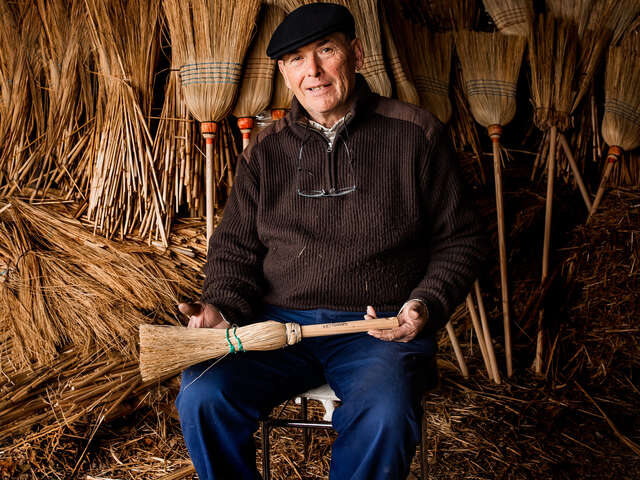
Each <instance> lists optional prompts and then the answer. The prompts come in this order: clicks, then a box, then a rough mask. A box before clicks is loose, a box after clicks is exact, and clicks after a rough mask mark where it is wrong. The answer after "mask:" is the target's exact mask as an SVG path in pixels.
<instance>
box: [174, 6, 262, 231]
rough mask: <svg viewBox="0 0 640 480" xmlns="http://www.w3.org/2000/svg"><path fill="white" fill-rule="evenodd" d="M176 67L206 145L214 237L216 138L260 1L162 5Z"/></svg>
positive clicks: (232, 97)
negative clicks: (218, 124)
mask: <svg viewBox="0 0 640 480" xmlns="http://www.w3.org/2000/svg"><path fill="white" fill-rule="evenodd" d="M163 6H164V11H165V15H166V17H167V21H168V24H169V31H170V35H171V46H172V55H175V57H176V60H175V62H174V63H176V64H179V65H181V67H180V82H181V86H182V89H183V94H184V99H185V102H186V104H187V107H188V108H189V111H190V112H191V113H192V114H193V116H194V117H195V118H196V120H198V121H199V122H200V124H201V125H200V129H201V133H202V134H203V136H204V138H205V140H206V168H205V187H206V199H207V202H206V212H207V238H209V237H210V236H211V234H212V233H213V217H214V210H215V208H214V206H215V204H216V199H215V197H214V194H215V190H214V166H213V162H214V138H215V136H216V132H217V128H218V127H217V122H220V121H221V120H222V119H224V118H225V117H226V116H227V114H228V113H229V112H230V111H231V108H232V107H233V102H234V100H235V96H236V93H237V89H238V84H239V82H240V74H241V71H242V60H243V58H244V56H245V54H246V52H247V48H248V47H249V44H250V42H251V38H252V35H253V31H254V27H255V21H256V18H257V15H258V11H259V8H260V1H259V0H246V1H242V2H235V1H232V0H187V1H178V0H164V1H163Z"/></svg>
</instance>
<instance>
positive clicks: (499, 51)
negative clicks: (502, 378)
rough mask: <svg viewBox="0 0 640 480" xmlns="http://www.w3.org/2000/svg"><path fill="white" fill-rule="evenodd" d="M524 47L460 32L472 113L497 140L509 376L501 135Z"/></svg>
mask: <svg viewBox="0 0 640 480" xmlns="http://www.w3.org/2000/svg"><path fill="white" fill-rule="evenodd" d="M524 47H525V39H524V38H523V37H520V36H515V35H504V34H502V33H499V32H496V33H482V32H471V31H468V30H463V31H461V32H458V33H457V34H456V48H457V51H458V55H459V57H460V62H461V64H462V74H463V78H464V84H465V92H466V94H467V98H468V100H469V106H470V107H471V113H472V114H473V117H474V118H475V119H476V121H477V122H478V123H480V124H481V125H482V126H483V127H486V128H487V130H488V132H489V136H490V137H491V140H492V143H493V171H494V177H495V190H496V213H497V216H498V242H499V254H500V283H501V290H502V314H503V320H504V340H505V353H506V357H507V374H508V375H509V376H511V374H512V373H513V367H512V356H511V326H510V325H511V322H510V314H509V290H508V274H507V247H506V233H505V222H504V203H503V193H502V158H501V157H502V155H501V146H500V136H501V134H502V126H503V125H506V124H507V123H509V122H510V121H511V120H512V119H513V117H514V115H515V113H516V85H517V82H518V75H519V73H520V65H521V64H522V55H523V53H524ZM486 334H488V332H486Z"/></svg>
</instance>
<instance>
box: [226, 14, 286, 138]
mask: <svg viewBox="0 0 640 480" xmlns="http://www.w3.org/2000/svg"><path fill="white" fill-rule="evenodd" d="M262 10H263V12H262V21H261V22H260V23H259V25H258V33H257V35H256V38H255V40H254V42H253V45H252V47H251V49H250V50H249V53H248V55H247V58H246V59H245V62H244V70H243V72H242V83H241V85H240V93H239V94H238V101H237V102H236V105H235V107H234V108H233V112H232V113H233V115H235V116H236V117H238V127H239V128H240V132H241V133H242V148H243V149H244V148H247V145H248V144H249V137H250V135H251V129H253V122H254V120H253V119H254V117H255V116H256V115H258V114H259V113H260V112H262V111H263V110H264V109H265V108H267V107H268V106H269V102H270V101H271V93H272V90H273V74H274V71H275V66H276V65H275V61H274V60H271V59H270V58H269V57H268V56H267V53H266V51H267V45H268V44H269V40H270V39H271V35H273V32H274V30H275V29H276V27H277V26H278V25H279V24H280V22H281V21H282V20H283V19H284V11H283V10H282V9H281V8H279V7H276V6H273V5H265V6H264V7H263V9H262Z"/></svg>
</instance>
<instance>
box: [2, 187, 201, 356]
mask: <svg viewBox="0 0 640 480" xmlns="http://www.w3.org/2000/svg"><path fill="white" fill-rule="evenodd" d="M0 209H2V210H3V211H2V213H1V214H0V259H1V260H0V262H1V263H3V264H4V265H6V267H4V270H6V272H5V274H4V275H3V279H4V281H3V283H2V284H0V319H1V320H2V322H3V330H4V331H9V332H11V337H12V339H13V342H12V345H11V351H10V355H11V357H12V358H13V360H14V362H15V363H16V364H17V365H20V366H23V367H24V366H30V365H39V364H40V365H41V364H46V363H48V362H49V361H52V360H53V358H55V356H56V355H57V353H58V351H59V349H60V348H63V347H65V346H68V345H76V346H77V347H78V348H79V349H80V350H82V351H83V352H85V353H88V352H92V351H95V350H98V351H100V350H118V351H120V352H121V353H122V354H123V355H127V356H129V357H135V355H136V353H135V352H136V342H135V330H136V328H137V326H138V325H140V324H141V323H149V321H150V320H152V321H161V322H163V323H166V322H170V323H175V319H174V316H173V312H174V311H175V305H176V302H177V299H178V298H181V297H185V296H191V295H194V294H195V292H196V291H197V288H198V283H199V280H198V279H197V278H196V277H197V275H196V274H194V273H189V274H186V273H188V272H181V271H178V270H176V268H175V266H174V264H173V263H172V262H171V261H170V260H169V259H168V258H166V257H162V256H158V255H154V254H153V253H150V252H148V247H146V248H145V246H144V245H131V244H130V245H128V246H127V245H120V244H116V243H113V242H110V241H108V240H105V239H103V238H100V237H97V236H95V235H93V234H91V233H89V232H88V231H87V230H86V229H85V228H84V227H83V226H82V225H81V224H80V222H78V221H76V220H73V219H70V218H69V213H68V212H67V211H64V213H62V214H61V213H57V212H56V211H54V210H53V209H52V208H51V207H49V208H43V207H36V206H33V205H29V204H26V203H23V202H21V201H19V200H17V199H11V203H10V204H8V205H2V206H1V207H0ZM167 312H171V313H167Z"/></svg>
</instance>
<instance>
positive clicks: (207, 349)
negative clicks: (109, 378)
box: [140, 317, 398, 382]
mask: <svg viewBox="0 0 640 480" xmlns="http://www.w3.org/2000/svg"><path fill="white" fill-rule="evenodd" d="M397 326H398V319H397V318H396V317H390V318H374V319H370V320H357V321H353V322H337V323H322V324H319V325H299V324H297V323H280V322H276V321H273V320H268V321H265V322H259V323H254V324H251V325H247V326H244V327H237V328H236V327H232V328H227V329H222V328H187V327H175V326H168V325H148V324H145V325H140V373H141V375H142V379H143V380H144V381H145V382H146V381H149V380H155V379H160V378H163V377H168V376H171V375H175V374H177V373H179V372H181V371H182V370H184V369H185V368H187V367H190V366H191V365H195V364H196V363H200V362H204V361H206V360H211V359H214V358H218V357H221V356H223V355H226V354H227V353H236V352H242V351H266V350H277V349H279V348H283V347H286V346H287V345H294V344H296V343H298V342H300V341H301V340H302V339H303V338H310V337H320V336H325V335H341V334H346V333H358V332H366V331H368V330H372V329H389V328H394V327H397Z"/></svg>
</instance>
